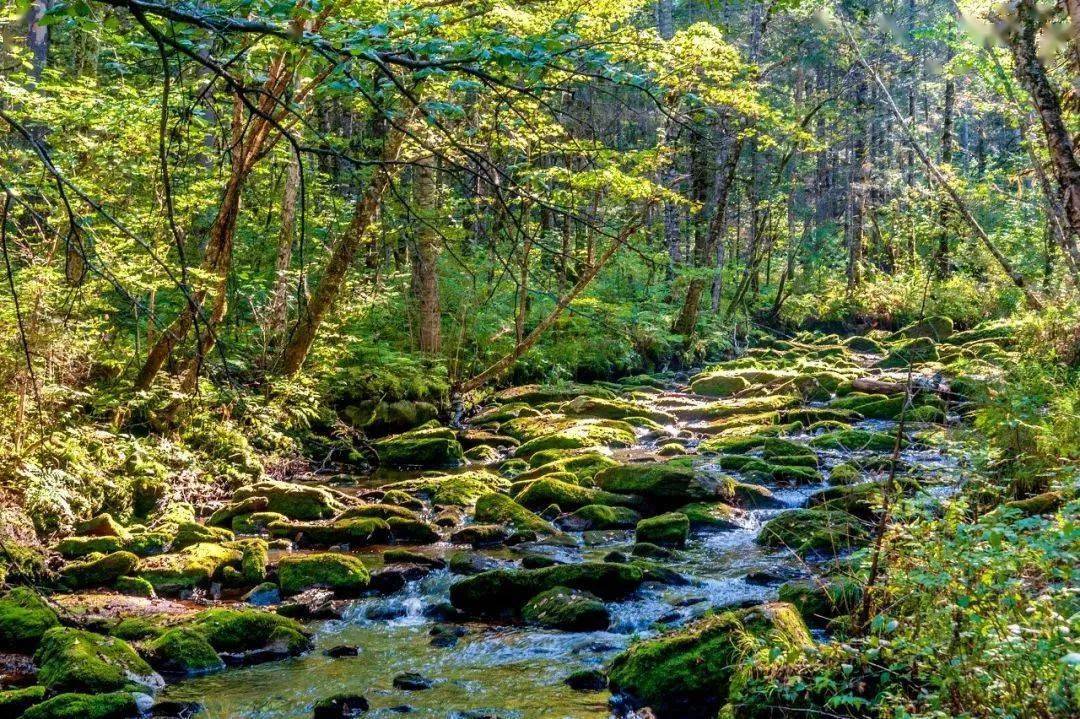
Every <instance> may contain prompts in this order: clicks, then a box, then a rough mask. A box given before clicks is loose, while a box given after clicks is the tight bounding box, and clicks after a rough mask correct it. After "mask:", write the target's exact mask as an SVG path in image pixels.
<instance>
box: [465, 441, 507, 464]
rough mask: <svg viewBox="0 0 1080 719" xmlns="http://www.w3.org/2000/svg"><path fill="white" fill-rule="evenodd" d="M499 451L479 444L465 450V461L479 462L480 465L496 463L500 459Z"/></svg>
mask: <svg viewBox="0 0 1080 719" xmlns="http://www.w3.org/2000/svg"><path fill="white" fill-rule="evenodd" d="M499 457H500V454H499V450H497V449H495V448H494V447H492V446H491V445H488V444H478V445H476V446H475V447H470V448H469V449H467V450H465V459H467V460H469V461H470V462H479V463H480V464H488V463H490V462H495V461H497V460H498V459H499Z"/></svg>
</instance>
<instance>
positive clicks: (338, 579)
mask: <svg viewBox="0 0 1080 719" xmlns="http://www.w3.org/2000/svg"><path fill="white" fill-rule="evenodd" d="M370 581H371V575H370V574H369V573H368V570H367V567H366V566H364V563H363V562H362V561H361V560H360V559H358V558H357V557H353V556H351V555H348V554H338V553H333V552H327V553H324V554H307V555H294V556H288V557H282V559H281V561H280V563H279V564H278V584H279V585H280V586H281V593H282V594H284V595H292V594H299V593H300V592H302V591H304V590H305V589H310V588H311V587H325V588H327V589H332V590H334V591H335V592H340V593H342V594H355V593H357V592H360V591H362V590H364V589H366V588H367V585H368V583H369V582H370Z"/></svg>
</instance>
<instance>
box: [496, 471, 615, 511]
mask: <svg viewBox="0 0 1080 719" xmlns="http://www.w3.org/2000/svg"><path fill="white" fill-rule="evenodd" d="M514 500H515V501H516V502H517V503H518V504H520V505H522V506H523V507H527V508H529V509H534V510H535V509H543V508H544V507H547V506H548V505H550V504H556V505H558V506H559V507H560V508H561V509H562V510H563V511H572V510H574V509H578V508H580V507H584V506H585V505H587V504H611V505H627V504H633V503H634V500H633V499H632V498H630V497H627V496H625V495H622V494H615V493H612V492H606V491H603V490H600V489H593V488H591V487H580V486H578V485H576V484H570V483H569V482H562V481H559V480H558V479H553V478H552V477H549V476H544V477H540V478H539V479H537V480H534V481H533V482H531V483H530V484H529V485H528V486H527V487H526V488H525V489H524V490H523V491H522V492H520V493H519V494H518V495H517V496H516V497H514Z"/></svg>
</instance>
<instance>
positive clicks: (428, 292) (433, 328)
mask: <svg viewBox="0 0 1080 719" xmlns="http://www.w3.org/2000/svg"><path fill="white" fill-rule="evenodd" d="M434 163H435V161H434V158H430V157H427V158H423V159H422V160H420V161H419V163H418V164H417V168H416V170H417V172H416V185H415V187H414V192H415V197H416V205H417V214H419V216H420V221H419V222H418V226H417V229H416V251H415V252H413V253H412V294H413V307H414V311H415V313H416V320H417V322H416V327H417V338H418V340H419V342H418V344H419V346H420V351H421V352H423V353H424V354H427V355H435V354H438V353H439V350H440V349H441V347H442V315H441V312H440V309H439V271H438V270H439V235H438V233H437V232H436V230H435V227H434V226H433V225H432V220H433V219H434V217H435V216H436V215H437V207H438V198H437V196H436V190H435V164H434Z"/></svg>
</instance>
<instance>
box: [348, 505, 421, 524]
mask: <svg viewBox="0 0 1080 719" xmlns="http://www.w3.org/2000/svg"><path fill="white" fill-rule="evenodd" d="M354 517H377V518H378V519H390V518H391V517H400V518H402V519H420V514H419V513H418V512H414V511H413V510H411V509H406V508H405V507H399V506H397V505H395V504H361V505H358V506H355V507H349V508H348V509H346V510H345V511H344V512H342V513H341V514H339V515H338V516H337V517H335V519H338V520H341V519H352V518H354Z"/></svg>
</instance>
